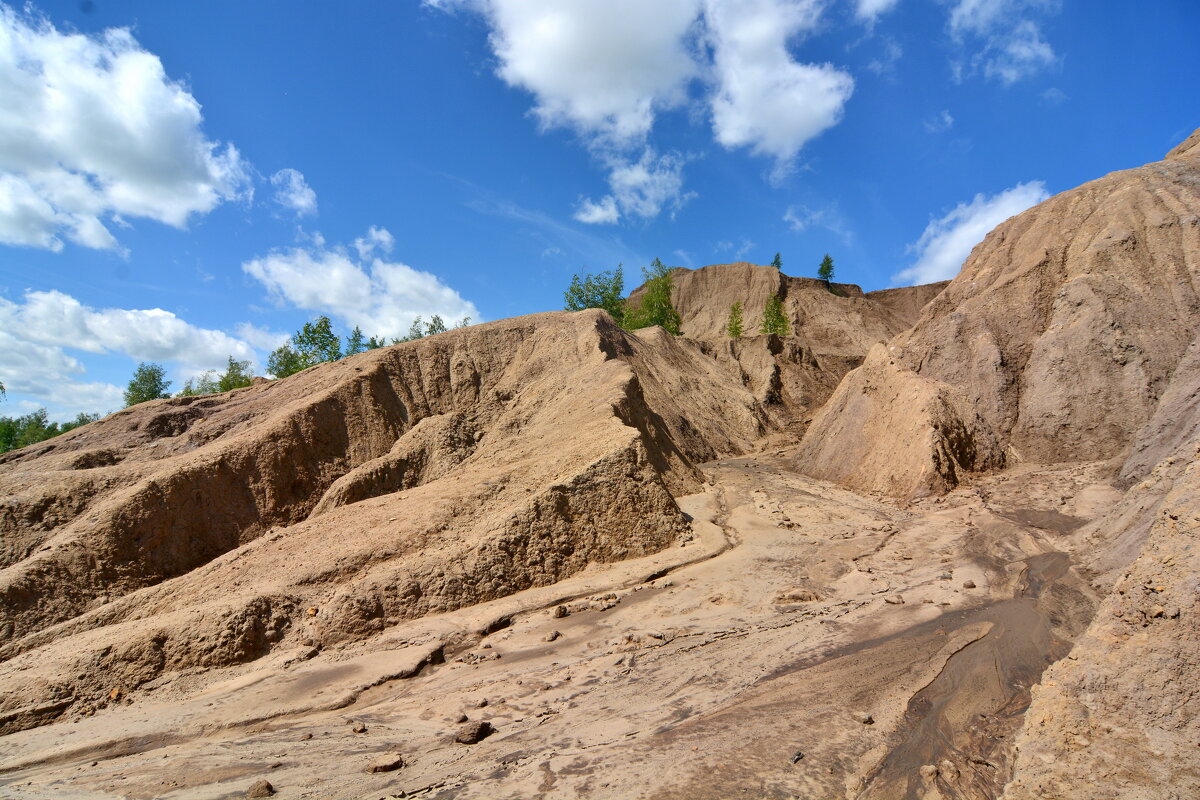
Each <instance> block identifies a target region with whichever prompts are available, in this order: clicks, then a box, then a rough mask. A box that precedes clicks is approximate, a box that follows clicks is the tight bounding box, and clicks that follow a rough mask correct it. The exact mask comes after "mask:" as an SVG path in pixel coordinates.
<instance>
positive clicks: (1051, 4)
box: [949, 0, 1059, 85]
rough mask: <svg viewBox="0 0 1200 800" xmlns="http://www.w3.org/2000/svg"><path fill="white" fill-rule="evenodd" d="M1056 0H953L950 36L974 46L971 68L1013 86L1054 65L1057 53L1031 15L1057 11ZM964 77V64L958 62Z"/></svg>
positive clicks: (964, 44)
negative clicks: (1044, 37)
mask: <svg viewBox="0 0 1200 800" xmlns="http://www.w3.org/2000/svg"><path fill="white" fill-rule="evenodd" d="M1058 7H1059V3H1058V1H1057V0H954V2H953V3H952V5H951V8H950V18H949V28H950V33H951V35H952V36H953V37H954V38H955V40H956V41H957V42H958V43H959V44H960V45H961V46H963V47H973V48H974V49H975V52H974V53H973V54H972V56H971V58H970V65H971V69H973V70H981V71H982V72H983V74H984V75H986V76H987V77H989V78H995V79H997V80H999V81H1000V82H1001V83H1004V84H1005V85H1011V84H1013V83H1016V82H1017V81H1019V80H1022V79H1023V78H1028V77H1030V76H1031V75H1035V74H1036V73H1038V72H1039V71H1041V70H1042V69H1044V68H1046V67H1049V66H1052V65H1054V64H1055V63H1056V62H1057V61H1058V56H1057V55H1055V53H1054V48H1053V47H1051V46H1050V44H1049V43H1047V42H1046V41H1045V39H1043V38H1042V31H1041V27H1040V26H1039V25H1038V23H1037V22H1036V21H1035V20H1034V19H1032V18H1031V16H1030V15H1032V14H1037V13H1044V12H1050V11H1057V10H1058ZM955 72H956V74H958V75H959V77H961V75H962V72H963V65H961V64H956V65H955Z"/></svg>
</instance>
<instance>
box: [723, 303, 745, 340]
mask: <svg viewBox="0 0 1200 800" xmlns="http://www.w3.org/2000/svg"><path fill="white" fill-rule="evenodd" d="M744 327H745V323H744V322H743V320H742V301H741V300H738V301H737V302H736V303H734V304H733V305H731V306H730V307H729V322H727V323H726V324H725V332H726V333H728V334H729V338H731V339H740V338H742V331H743V329H744Z"/></svg>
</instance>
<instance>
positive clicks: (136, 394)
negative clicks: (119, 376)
mask: <svg viewBox="0 0 1200 800" xmlns="http://www.w3.org/2000/svg"><path fill="white" fill-rule="evenodd" d="M166 374H167V371H166V370H165V369H163V366H162V364H155V363H153V362H151V363H147V362H145V361H143V362H142V363H140V364H138V366H137V369H136V370H134V372H133V377H132V378H130V379H129V385H128V386H126V387H125V407H126V408H129V406H135V405H137V404H138V403H144V402H146V401H147V400H158V399H160V398H163V397H170V395H169V394H167V387H168V386H170V385H171V382H170V381H169V380H167V379H166Z"/></svg>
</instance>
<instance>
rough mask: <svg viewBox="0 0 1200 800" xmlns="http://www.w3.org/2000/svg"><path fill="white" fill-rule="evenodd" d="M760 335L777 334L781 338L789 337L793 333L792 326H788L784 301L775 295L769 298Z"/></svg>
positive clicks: (759, 330) (760, 327)
mask: <svg viewBox="0 0 1200 800" xmlns="http://www.w3.org/2000/svg"><path fill="white" fill-rule="evenodd" d="M758 332H759V333H777V334H779V335H780V336H787V335H788V334H789V333H791V326H790V325H789V324H788V318H787V314H785V313H784V312H783V301H782V300H780V299H779V295H777V294H773V295H771V296H770V297H769V298H767V305H766V307H765V308H764V309H763V317H762V325H760V326H759V328H758Z"/></svg>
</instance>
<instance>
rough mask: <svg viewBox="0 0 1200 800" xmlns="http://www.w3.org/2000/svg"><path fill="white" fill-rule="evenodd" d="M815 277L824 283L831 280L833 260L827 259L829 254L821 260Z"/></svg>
mask: <svg viewBox="0 0 1200 800" xmlns="http://www.w3.org/2000/svg"><path fill="white" fill-rule="evenodd" d="M817 277H818V278H820V279H821V280H823V281H825V282H826V283H829V282H830V281H831V280H833V259H832V258H830V257H829V253H826V254H825V257H824V258H822V259H821V266H819V267H817Z"/></svg>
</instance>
